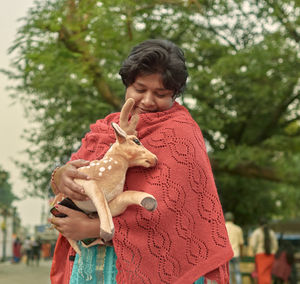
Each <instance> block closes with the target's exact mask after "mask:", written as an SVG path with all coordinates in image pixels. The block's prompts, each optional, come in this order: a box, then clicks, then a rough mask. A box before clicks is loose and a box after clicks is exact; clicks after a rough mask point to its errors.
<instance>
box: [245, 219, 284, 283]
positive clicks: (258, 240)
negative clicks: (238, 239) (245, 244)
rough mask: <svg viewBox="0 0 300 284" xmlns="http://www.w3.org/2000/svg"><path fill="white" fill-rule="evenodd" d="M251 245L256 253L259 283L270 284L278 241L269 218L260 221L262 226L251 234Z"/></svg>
mask: <svg viewBox="0 0 300 284" xmlns="http://www.w3.org/2000/svg"><path fill="white" fill-rule="evenodd" d="M249 246H250V248H251V249H252V251H253V252H254V254H255V266H256V271H257V279H258V284H270V283H271V281H272V277H271V272H272V266H273V263H274V256H275V253H276V251H277V249H278V242H277V238H276V235H275V233H274V232H273V231H272V230H271V229H270V228H269V226H268V223H267V220H265V219H262V220H261V221H260V226H259V227H258V228H257V229H256V230H254V232H253V233H252V235H251V236H250V240H249Z"/></svg>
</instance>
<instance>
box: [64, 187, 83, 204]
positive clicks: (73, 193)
mask: <svg viewBox="0 0 300 284" xmlns="http://www.w3.org/2000/svg"><path fill="white" fill-rule="evenodd" d="M65 195H66V196H68V197H69V198H71V199H74V200H78V201H85V200H89V198H88V197H87V195H86V194H84V192H82V191H79V192H77V191H74V190H72V189H70V188H69V187H66V189H65Z"/></svg>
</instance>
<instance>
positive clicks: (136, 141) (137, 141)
mask: <svg viewBox="0 0 300 284" xmlns="http://www.w3.org/2000/svg"><path fill="white" fill-rule="evenodd" d="M132 141H133V142H134V143H135V144H137V145H141V144H142V143H141V142H140V140H139V139H137V138H133V139H132Z"/></svg>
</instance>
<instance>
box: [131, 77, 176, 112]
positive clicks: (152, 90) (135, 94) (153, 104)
mask: <svg viewBox="0 0 300 284" xmlns="http://www.w3.org/2000/svg"><path fill="white" fill-rule="evenodd" d="M173 93H174V92H173V91H172V90H167V89H165V87H164V85H163V83H162V79H161V75H160V74H151V75H144V76H138V77H136V79H135V82H134V83H133V84H131V85H130V86H129V87H128V88H127V89H126V96H125V98H126V100H127V99H129V98H133V99H134V100H135V105H134V110H135V111H136V112H137V113H147V112H158V111H164V110H167V109H169V108H171V107H172V105H173V103H174V99H173Z"/></svg>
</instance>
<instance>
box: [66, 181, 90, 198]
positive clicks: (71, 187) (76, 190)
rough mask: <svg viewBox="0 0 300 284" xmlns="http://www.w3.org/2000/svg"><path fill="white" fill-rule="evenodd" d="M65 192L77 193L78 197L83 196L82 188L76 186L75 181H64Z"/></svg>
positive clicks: (78, 185)
mask: <svg viewBox="0 0 300 284" xmlns="http://www.w3.org/2000/svg"><path fill="white" fill-rule="evenodd" d="M63 185H64V186H65V188H66V190H67V191H68V190H70V191H73V192H74V193H78V194H80V195H85V190H84V187H83V186H82V185H80V184H77V183H76V181H74V180H72V179H66V180H65V181H64V183H63Z"/></svg>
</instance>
